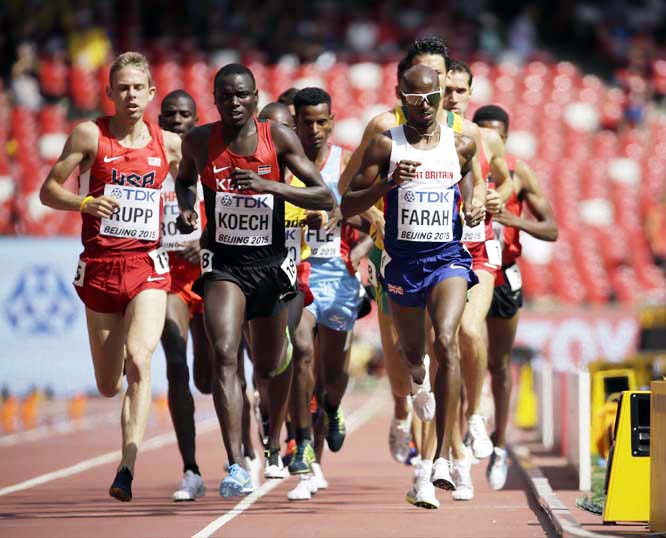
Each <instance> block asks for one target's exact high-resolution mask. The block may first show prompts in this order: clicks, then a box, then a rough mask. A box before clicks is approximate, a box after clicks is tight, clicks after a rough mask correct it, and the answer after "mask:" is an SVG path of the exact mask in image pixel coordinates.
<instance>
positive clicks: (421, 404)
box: [411, 385, 436, 422]
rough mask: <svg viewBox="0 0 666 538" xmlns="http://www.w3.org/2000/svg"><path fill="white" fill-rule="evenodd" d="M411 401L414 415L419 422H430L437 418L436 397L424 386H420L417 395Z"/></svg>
mask: <svg viewBox="0 0 666 538" xmlns="http://www.w3.org/2000/svg"><path fill="white" fill-rule="evenodd" d="M416 386H418V385H416ZM411 400H412V407H413V408H414V413H415V414H416V416H417V417H418V418H419V420H421V421H422V422H429V421H431V420H432V419H433V418H434V417H435V406H436V405H435V395H434V394H433V393H432V392H430V390H426V389H425V388H424V387H423V385H421V386H418V389H417V390H416V393H415V394H414V395H412V396H411Z"/></svg>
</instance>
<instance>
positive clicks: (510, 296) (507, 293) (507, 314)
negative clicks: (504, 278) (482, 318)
mask: <svg viewBox="0 0 666 538" xmlns="http://www.w3.org/2000/svg"><path fill="white" fill-rule="evenodd" d="M522 306H523V290H522V288H520V289H518V290H516V291H511V286H509V284H508V282H505V283H504V284H502V285H501V286H497V287H496V288H495V291H494V293H493V302H492V303H491V304H490V310H488V316H487V317H489V318H502V319H509V318H512V317H513V316H515V315H516V312H518V309H520V308H521V307H522Z"/></svg>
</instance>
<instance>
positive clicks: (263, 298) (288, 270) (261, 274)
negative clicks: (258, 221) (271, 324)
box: [202, 251, 298, 321]
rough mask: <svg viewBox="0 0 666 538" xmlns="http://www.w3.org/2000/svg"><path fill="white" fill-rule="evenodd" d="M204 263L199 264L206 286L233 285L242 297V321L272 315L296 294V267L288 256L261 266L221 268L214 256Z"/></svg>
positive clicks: (271, 260) (267, 261)
mask: <svg viewBox="0 0 666 538" xmlns="http://www.w3.org/2000/svg"><path fill="white" fill-rule="evenodd" d="M208 253H209V254H211V253H210V252H209V251H208ZM290 262H291V264H290ZM207 263H208V264H209V265H207V266H206V264H204V263H203V262H202V273H203V275H202V277H203V280H204V285H205V287H208V285H210V283H211V282H220V281H226V282H233V283H234V284H236V285H237V286H238V287H239V288H240V289H241V291H242V292H243V295H245V299H246V306H245V319H246V320H248V321H249V320H251V319H254V318H262V317H267V316H272V315H275V314H276V313H277V312H279V311H280V310H281V309H282V308H285V307H286V306H287V303H288V302H289V301H290V300H291V299H293V298H294V297H295V296H296V295H297V293H298V288H297V286H296V266H295V265H294V264H293V261H291V258H289V257H287V258H286V259H283V258H278V259H267V260H266V261H265V263H264V264H261V265H258V264H255V265H249V266H248V265H243V266H228V265H227V266H224V265H221V264H216V263H215V257H214V256H212V255H210V257H209V258H208V259H207ZM204 294H205V289H204Z"/></svg>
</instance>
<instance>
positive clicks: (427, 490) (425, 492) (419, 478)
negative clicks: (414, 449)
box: [406, 460, 439, 510]
mask: <svg viewBox="0 0 666 538" xmlns="http://www.w3.org/2000/svg"><path fill="white" fill-rule="evenodd" d="M432 468H433V465H432V462H431V461H430V460H423V461H421V462H420V463H419V470H418V472H417V475H416V477H415V478H414V484H413V485H412V488H411V489H410V490H409V491H408V492H407V496H406V499H407V502H408V503H410V504H413V505H414V506H418V507H419V508H426V509H428V510H433V509H436V508H439V501H438V500H437V496H436V494H435V486H433V484H432V482H430V475H431V474H432Z"/></svg>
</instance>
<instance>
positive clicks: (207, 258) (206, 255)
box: [199, 248, 213, 274]
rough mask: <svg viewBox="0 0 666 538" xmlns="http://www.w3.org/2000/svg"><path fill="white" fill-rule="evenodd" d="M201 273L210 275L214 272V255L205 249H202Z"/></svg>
mask: <svg viewBox="0 0 666 538" xmlns="http://www.w3.org/2000/svg"><path fill="white" fill-rule="evenodd" d="M199 263H200V265H201V273H202V274H203V273H210V272H211V271H212V270H213V253H212V252H211V251H210V250H207V249H205V248H202V249H201V261H200V262H199Z"/></svg>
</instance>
